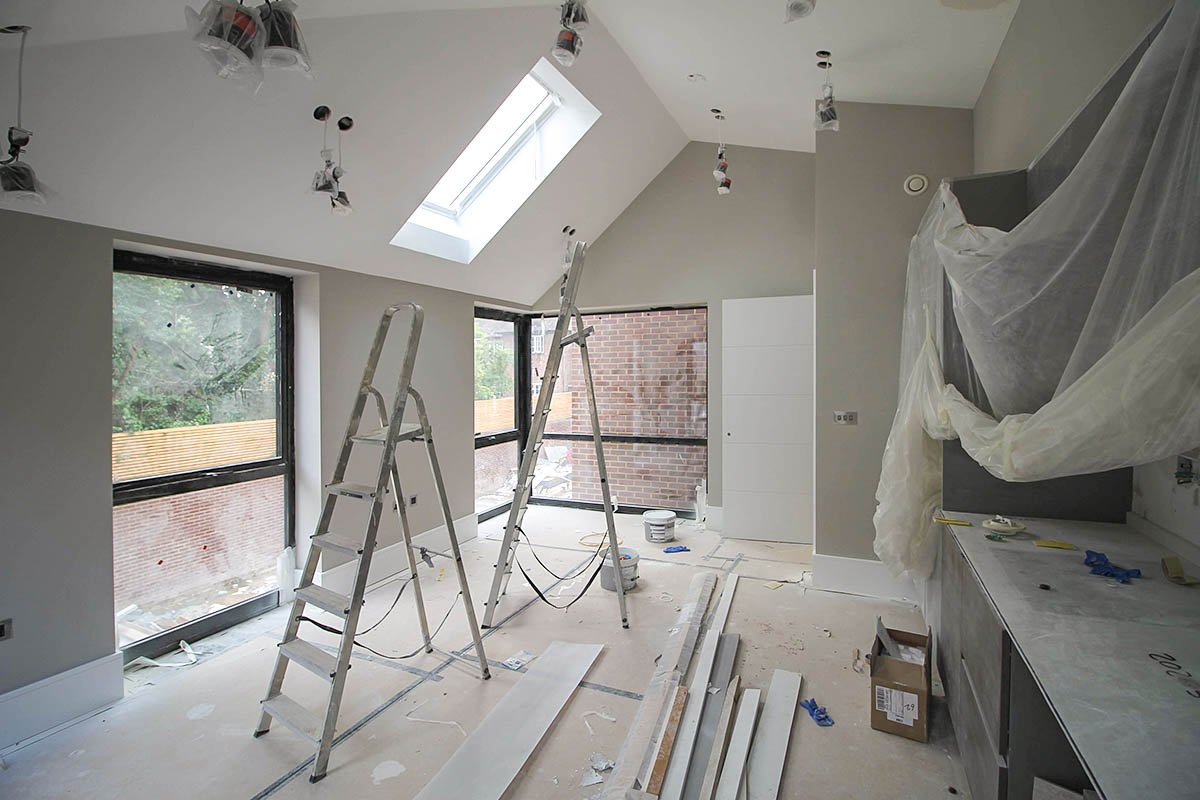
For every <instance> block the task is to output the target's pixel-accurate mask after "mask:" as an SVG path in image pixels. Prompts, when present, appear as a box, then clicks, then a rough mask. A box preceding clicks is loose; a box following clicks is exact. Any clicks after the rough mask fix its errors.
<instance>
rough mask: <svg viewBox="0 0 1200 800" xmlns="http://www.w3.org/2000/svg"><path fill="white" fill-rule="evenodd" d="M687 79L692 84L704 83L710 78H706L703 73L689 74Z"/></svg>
mask: <svg viewBox="0 0 1200 800" xmlns="http://www.w3.org/2000/svg"><path fill="white" fill-rule="evenodd" d="M687 79H688V80H689V81H691V82H692V83H704V82H705V81H707V80H708V78H706V77H704V74H703V73H701V72H689V73H688V76H687Z"/></svg>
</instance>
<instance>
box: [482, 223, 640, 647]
mask: <svg viewBox="0 0 1200 800" xmlns="http://www.w3.org/2000/svg"><path fill="white" fill-rule="evenodd" d="M586 254H587V244H586V243H585V242H577V243H576V244H575V249H574V251H573V252H572V254H571V266H570V267H569V268H568V270H567V274H566V275H565V276H563V284H562V298H561V306H560V308H559V312H558V324H557V325H556V326H555V328H554V339H553V341H552V343H551V345H550V351H549V354H548V355H547V357H546V372H545V374H544V375H543V376H542V390H541V392H540V393H538V401H537V408H536V409H535V410H534V412H533V420H532V422H531V427H530V430H529V439H528V440H527V441H526V442H525V451H524V453H522V454H521V467H520V469H519V470H518V472H517V486H516V488H515V489H514V490H513V493H514V494H513V503H512V506H511V507H510V508H509V510H508V522H507V524H506V525H505V526H504V540H503V542H502V543H501V545H500V557H499V558H498V559H496V572H495V575H494V576H493V577H492V588H491V591H490V592H489V594H488V600H487V603H486V604H485V605H484V613H483V627H485V628H490V627H492V624H493V620H494V619H495V616H496V609H497V607H498V606H499V605H500V596H501V595H503V594H504V593H505V592H506V591H507V590H508V580H509V578H510V577H511V576H512V567H513V562H514V561H515V560H516V554H517V545H518V544H519V541H518V539H517V533H518V531H521V524H522V523H523V522H524V520H525V512H526V510H528V508H529V498H530V496H531V495H532V494H533V482H534V477H535V472H536V470H537V461H538V454H539V453H540V452H541V449H542V437H543V435H544V434H545V432H546V422H547V421H548V418H549V416H550V410H551V402H552V400H553V398H554V384H555V383H556V382H557V381H558V376H559V367H560V366H561V364H562V354H563V350H565V349H566V348H568V347H570V346H571V345H577V346H578V347H579V359H580V362H581V365H582V368H583V380H584V384H585V386H586V387H587V401H588V411H589V412H590V414H591V423H592V440H593V442H594V444H595V448H596V468H597V471H598V474H599V476H600V494H601V497H602V498H603V500H604V517H605V521H606V523H607V527H608V531H607V533H608V557H609V559H610V561H611V563H612V565H613V575H614V577H615V581H614V582H615V583H616V586H617V604H618V606H619V607H620V610H621V627H623V628H628V627H629V615H628V613H627V612H626V610H625V586H624V584H625V581H624V579H623V577H622V576H621V554H620V550H619V549H618V547H617V528H616V523H615V522H614V520H613V504H612V493H611V491H610V489H609V485H608V468H607V467H606V466H605V464H604V446H603V444H602V443H601V440H600V417H599V415H598V413H597V411H596V390H595V386H594V385H593V383H592V365H591V361H590V359H589V356H588V346H587V340H588V337H589V336H591V335H592V334H593V333H594V332H595V330H594V329H593V328H592V327H590V326H586V327H585V326H584V324H583V314H581V313H580V312H579V309H578V308H576V307H575V296H576V295H577V294H578V293H579V281H580V277H581V276H582V275H583V259H584V256H585V255H586ZM572 320H573V321H574V322H575V331H574V332H573V333H568V330H569V329H570V326H571V322H572Z"/></svg>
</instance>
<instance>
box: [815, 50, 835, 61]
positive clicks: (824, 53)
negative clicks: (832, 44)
mask: <svg viewBox="0 0 1200 800" xmlns="http://www.w3.org/2000/svg"><path fill="white" fill-rule="evenodd" d="M832 55H833V53H831V52H829V51H828V50H818V51H817V58H819V59H821V60H823V61H827V60H828V59H829V58H830V57H831V56H832Z"/></svg>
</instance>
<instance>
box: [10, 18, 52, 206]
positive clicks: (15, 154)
mask: <svg viewBox="0 0 1200 800" xmlns="http://www.w3.org/2000/svg"><path fill="white" fill-rule="evenodd" d="M30 30H31V29H30V27H29V26H28V25H9V26H7V27H4V28H0V34H9V35H18V34H19V35H20V37H21V45H20V48H19V49H18V52H17V124H16V125H14V126H12V127H10V128H9V129H8V158H6V159H4V160H2V161H0V190H2V191H3V193H4V196H5V197H12V198H20V199H25V200H33V201H34V202H37V203H44V202H45V200H46V199H45V196H44V195H43V193H42V189H41V185H40V184H39V183H38V179H37V175H36V174H34V171H33V167H31V166H30V165H29V163H28V162H24V161H21V154H22V153H24V152H25V148H26V147H28V146H29V141H30V139H32V138H33V133H32V132H30V131H28V130H26V129H25V127H24V125H23V123H22V113H21V112H22V108H23V106H24V100H25V39H26V38H27V37H28V36H29V31H30Z"/></svg>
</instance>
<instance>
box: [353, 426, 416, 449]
mask: <svg viewBox="0 0 1200 800" xmlns="http://www.w3.org/2000/svg"><path fill="white" fill-rule="evenodd" d="M387 432H388V429H387V428H376V429H375V430H373V431H367V432H366V433H360V434H358V435H356V436H351V437H350V438H351V439H353V440H354V441H356V442H362V443H363V444H385V443H386V442H387ZM424 434H425V429H424V428H422V427H421V426H420V425H419V424H417V423H416V422H404V423H401V424H400V433H398V434H397V435H396V441H397V442H407V441H411V440H413V439H417V438H419V437H421V436H423V435H424Z"/></svg>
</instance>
